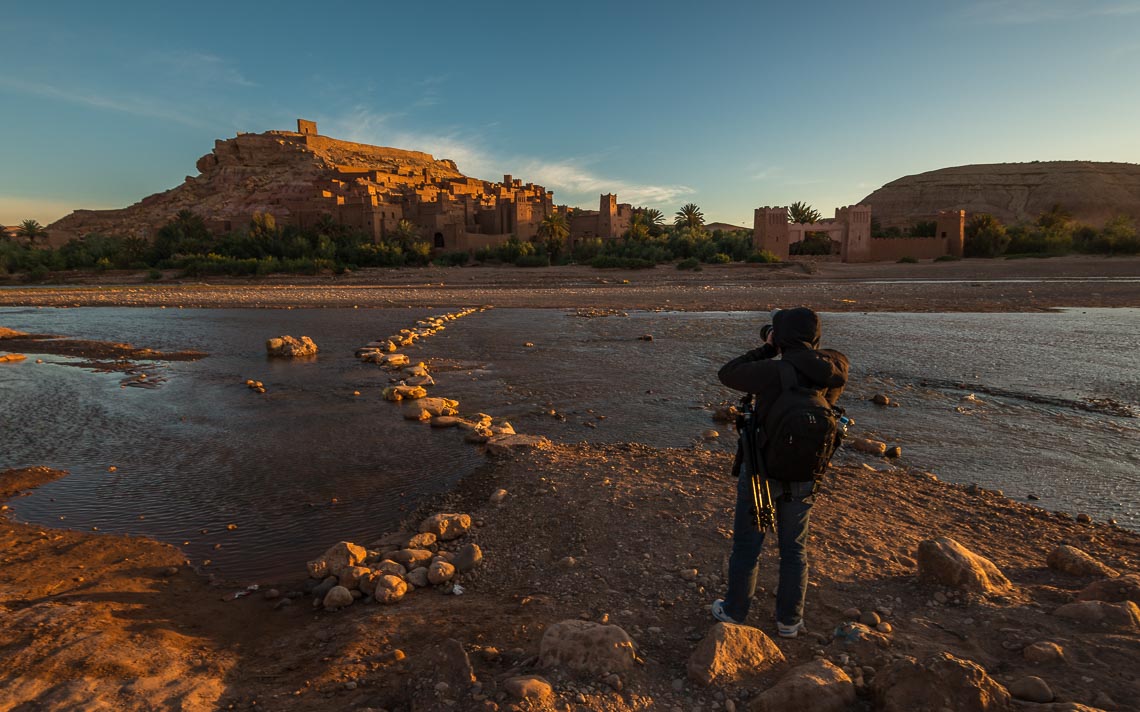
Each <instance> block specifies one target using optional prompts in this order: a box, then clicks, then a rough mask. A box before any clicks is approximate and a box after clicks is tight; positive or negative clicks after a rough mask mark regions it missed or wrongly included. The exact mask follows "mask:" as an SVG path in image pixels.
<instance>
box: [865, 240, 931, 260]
mask: <svg viewBox="0 0 1140 712" xmlns="http://www.w3.org/2000/svg"><path fill="white" fill-rule="evenodd" d="M945 254H947V251H946V238H944V237H873V238H871V261H873V262H895V261H898V260H899V259H901V258H903V257H914V258H915V259H919V260H932V259H934V258H935V257H941V256H942V255H945Z"/></svg>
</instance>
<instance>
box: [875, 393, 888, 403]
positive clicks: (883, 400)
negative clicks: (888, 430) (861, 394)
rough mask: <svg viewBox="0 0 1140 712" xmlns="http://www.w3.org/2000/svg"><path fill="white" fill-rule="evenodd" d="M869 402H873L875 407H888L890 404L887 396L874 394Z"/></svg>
mask: <svg viewBox="0 0 1140 712" xmlns="http://www.w3.org/2000/svg"><path fill="white" fill-rule="evenodd" d="M871 400H872V401H874V402H875V405H890V404H891V399H890V398H888V397H887V396H885V395H883V394H882V393H876V394H875V397H874V398H872V399H871Z"/></svg>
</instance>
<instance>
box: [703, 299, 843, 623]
mask: <svg viewBox="0 0 1140 712" xmlns="http://www.w3.org/2000/svg"><path fill="white" fill-rule="evenodd" d="M771 326H772V328H771V329H770V330H768V334H767V338H766V341H765V343H764V345H763V346H761V347H760V348H758V349H754V350H752V351H749V352H748V353H746V354H744V355H742V356H739V357H737V358H734V359H733V360H731V361H729V362H728V363H727V364H725V365H724V366H723V367H722V368H721V369H720V371H719V372H718V373H717V377H718V378H719V379H720V381H721V383H723V384H724V385H726V386H728V387H729V388H732V389H734V390H738V391H744V392H745V393H749V394H752V396H753V397H754V400H755V406H754V407H755V409H756V411H755V413H756V415H755V417H756V419H757V422H759V423H764V422H765V416H766V415H767V414H768V411H769V409H770V408H771V407H772V404H773V403H774V402H775V401H776V399H777V398H779V397H780V395H781V393H782V392H783V391H784V390H785V389H786V387H787V386H788V384H789V383H790V382H794V385H796V386H798V387H800V388H807V389H811V390H816V391H819V394H820V395H822V397H823V398H824V399H825V400H826V402H827V404H828V405H829V406H831V407H834V406H835V403H836V401H837V400H838V399H839V396H840V394H841V393H842V392H843V388H844V386H845V385H846V384H847V372H848V368H849V363H848V360H847V357H846V356H844V355H843V354H842V353H840V352H838V351H833V350H828V349H824V350H820V348H819V343H820V322H819V316H818V315H817V314H816V313H815V312H814V311H812V310H811V309H808V308H806V307H797V308H795V309H779V310H776V311H773V312H772V325H771ZM777 357H779V358H777ZM781 362H782V363H781ZM784 364H790V366H791V369H789V368H788V366H787V365H784ZM793 370H794V371H793ZM793 373H794V375H793ZM742 440H743V438H742ZM768 447H779V444H778V443H773V444H771V445H769V446H768ZM829 454H830V453H829ZM745 460H746V458H745V457H744V451H743V447H738V448H737V452H736V461H735V462H734V463H733V473H734V474H736V475H737V487H736V513H735V516H734V518H733V535H732V553H731V555H730V556H729V561H728V590H727V591H726V593H725V595H724V598H723V599H717V600H715V601H713V603H712V606H711V611H712V615H713V617H714V618H716V619H717V620H719V621H723V622H725V623H736V624H743V623H744V622H745V620H747V618H748V613H749V608H750V607H751V604H752V596H753V595H754V594H755V593H756V576H757V572H758V570H759V568H760V549H761V546H762V545H763V544H764V531H763V530H762V529H761V528H760V526H759V523H758V513H757V511H756V498H755V493H754V490H753V487H754V483H753V476H752V473H751V472H747V469H748V468H747V467H743V465H744V463H745ZM763 475H764V476H766V477H767V479H768V485H769V488H770V491H771V496H772V499H773V500H774V502H773V503H774V505H775V533H776V538H777V542H778V546H779V552H780V569H779V584H778V585H777V588H776V628H777V632H778V634H779V635H780V636H781V637H784V638H794V637H796V636H797V635H798V634H799V633H800V632H801V631H803V630H804V619H803V611H804V597H805V595H806V593H807V581H808V562H807V537H808V519H809V515H810V514H811V508H812V504H813V503H814V494H815V481H814V479H812V480H807V481H795V480H788V479H781V473H780V472H765V473H763Z"/></svg>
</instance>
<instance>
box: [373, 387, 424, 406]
mask: <svg viewBox="0 0 1140 712" xmlns="http://www.w3.org/2000/svg"><path fill="white" fill-rule="evenodd" d="M380 394H381V395H382V396H383V397H384V400H387V401H393V402H397V403H398V402H399V401H403V400H418V399H420V398H424V397H426V396H427V391H426V390H424V388H423V387H422V386H388V387H387V388H385V389H384V390H383V391H381V393H380Z"/></svg>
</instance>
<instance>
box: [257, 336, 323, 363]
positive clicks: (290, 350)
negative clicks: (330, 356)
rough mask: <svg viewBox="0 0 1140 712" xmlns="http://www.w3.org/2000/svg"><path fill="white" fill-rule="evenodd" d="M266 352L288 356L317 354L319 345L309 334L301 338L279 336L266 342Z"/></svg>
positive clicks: (271, 354) (272, 354)
mask: <svg viewBox="0 0 1140 712" xmlns="http://www.w3.org/2000/svg"><path fill="white" fill-rule="evenodd" d="M265 352H266V353H267V354H269V355H270V356H283V357H287V358H295V357H297V356H316V354H317V345H316V344H315V343H313V340H312V339H310V338H309V337H307V336H302V337H301V338H300V339H297V338H294V337H292V336H279V337H276V338H273V339H269V340H268V341H266V342H265Z"/></svg>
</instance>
